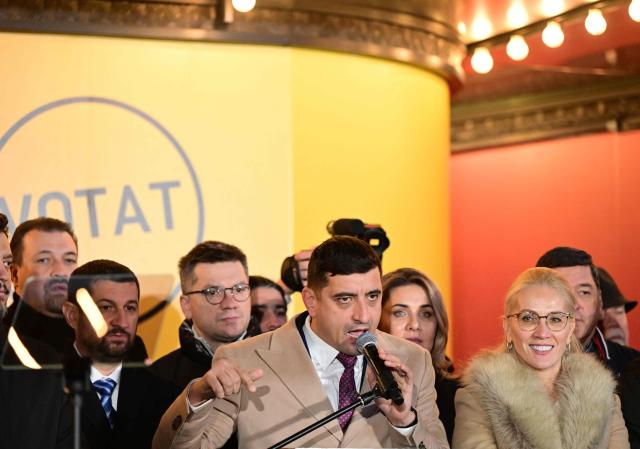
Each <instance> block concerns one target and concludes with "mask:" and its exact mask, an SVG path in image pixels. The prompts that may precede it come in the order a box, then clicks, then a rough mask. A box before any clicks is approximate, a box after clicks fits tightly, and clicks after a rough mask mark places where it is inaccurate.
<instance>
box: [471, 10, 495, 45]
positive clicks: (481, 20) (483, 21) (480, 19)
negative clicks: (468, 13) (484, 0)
mask: <svg viewBox="0 0 640 449" xmlns="http://www.w3.org/2000/svg"><path fill="white" fill-rule="evenodd" d="M492 33H493V25H491V21H490V20H489V19H488V18H487V17H486V16H485V15H483V14H479V15H478V16H477V17H476V18H475V19H473V22H471V37H472V38H473V39H475V40H482V39H485V38H487V37H489V36H491V34H492Z"/></svg>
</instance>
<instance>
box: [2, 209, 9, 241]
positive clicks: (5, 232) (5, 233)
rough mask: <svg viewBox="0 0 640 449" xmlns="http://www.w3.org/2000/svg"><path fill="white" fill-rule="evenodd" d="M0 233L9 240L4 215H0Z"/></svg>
mask: <svg viewBox="0 0 640 449" xmlns="http://www.w3.org/2000/svg"><path fill="white" fill-rule="evenodd" d="M0 232H2V233H3V234H4V235H6V236H7V238H9V219H8V218H7V216H6V215H5V214H0Z"/></svg>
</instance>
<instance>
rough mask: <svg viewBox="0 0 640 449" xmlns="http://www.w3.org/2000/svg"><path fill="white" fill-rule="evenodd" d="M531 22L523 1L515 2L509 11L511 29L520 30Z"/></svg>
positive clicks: (508, 17)
mask: <svg viewBox="0 0 640 449" xmlns="http://www.w3.org/2000/svg"><path fill="white" fill-rule="evenodd" d="M528 22H529V14H528V13H527V9H526V8H525V7H524V5H523V4H522V0H515V1H514V2H513V3H512V4H511V6H510V7H509V9H508V10H507V23H508V24H509V26H510V27H511V28H520V27H523V26H525V25H526V24H527V23H528Z"/></svg>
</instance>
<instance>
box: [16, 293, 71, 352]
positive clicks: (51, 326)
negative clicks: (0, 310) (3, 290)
mask: <svg viewBox="0 0 640 449" xmlns="http://www.w3.org/2000/svg"><path fill="white" fill-rule="evenodd" d="M13 300H14V302H13V304H11V307H9V309H8V310H7V314H6V315H5V317H4V319H3V323H4V325H5V326H6V327H7V328H9V327H10V326H13V327H14V329H15V330H16V332H17V333H18V335H20V336H21V337H22V336H28V337H31V338H33V339H36V340H40V341H42V342H45V343H46V344H48V345H50V346H53V348H54V349H55V350H56V351H57V352H58V354H60V355H63V354H64V352H65V351H66V350H67V348H69V347H70V346H71V345H72V344H73V341H74V339H75V333H74V331H73V329H72V328H71V326H69V325H68V324H67V322H66V320H65V319H64V318H63V317H60V318H53V317H50V316H47V315H43V314H42V313H40V312H38V311H37V310H35V309H34V308H33V307H31V306H30V305H29V304H27V303H26V302H25V301H23V300H22V299H21V298H20V297H19V296H18V295H17V294H16V293H14V294H13Z"/></svg>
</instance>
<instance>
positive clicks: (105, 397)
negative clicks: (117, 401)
mask: <svg viewBox="0 0 640 449" xmlns="http://www.w3.org/2000/svg"><path fill="white" fill-rule="evenodd" d="M93 388H95V389H96V391H97V392H98V395H99V396H100V404H101V405H102V409H103V410H104V414H105V415H106V416H107V421H109V427H111V428H112V429H113V418H114V414H115V412H116V411H115V410H114V409H113V405H112V404H111V395H112V394H113V390H114V389H115V388H116V381H115V380H113V379H109V378H108V377H104V378H102V379H100V380H96V381H95V382H94V383H93Z"/></svg>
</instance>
